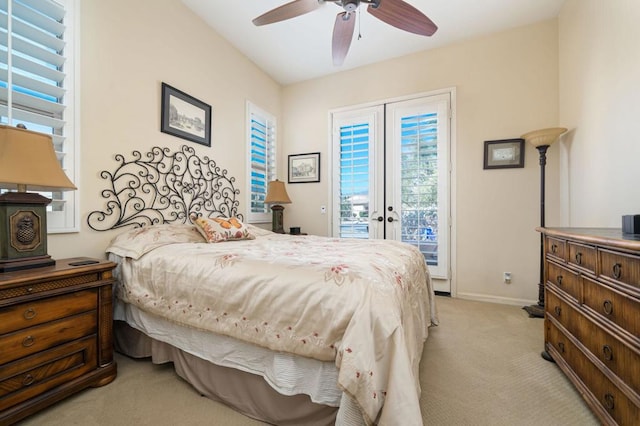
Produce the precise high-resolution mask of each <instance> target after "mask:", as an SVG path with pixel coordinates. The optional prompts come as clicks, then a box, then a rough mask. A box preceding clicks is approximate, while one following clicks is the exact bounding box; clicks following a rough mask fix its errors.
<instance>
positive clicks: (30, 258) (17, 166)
mask: <svg viewBox="0 0 640 426" xmlns="http://www.w3.org/2000/svg"><path fill="white" fill-rule="evenodd" d="M0 188H1V189H8V190H9V191H8V192H5V193H3V194H0V273H1V272H8V271H15V270H20V269H30V268H38V267H43V266H50V265H53V264H54V263H55V260H53V259H51V256H49V255H48V254H47V211H46V208H47V204H49V203H50V202H51V200H50V199H49V198H47V197H44V196H42V195H40V194H38V193H34V192H27V190H28V189H29V190H32V191H44V192H48V191H60V190H62V191H65V190H72V189H77V188H76V187H75V186H74V184H73V183H72V182H71V181H70V180H69V178H68V177H67V175H66V174H65V172H64V170H62V167H61V166H60V163H59V162H58V158H57V157H56V153H55V151H54V149H53V140H52V138H51V136H50V135H46V134H43V133H37V132H32V131H29V130H25V129H20V128H16V127H10V126H5V125H0Z"/></svg>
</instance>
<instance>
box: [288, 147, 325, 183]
mask: <svg viewBox="0 0 640 426" xmlns="http://www.w3.org/2000/svg"><path fill="white" fill-rule="evenodd" d="M308 182H320V153H319V152H311V153H308V154H294V155H290V156H289V183H308Z"/></svg>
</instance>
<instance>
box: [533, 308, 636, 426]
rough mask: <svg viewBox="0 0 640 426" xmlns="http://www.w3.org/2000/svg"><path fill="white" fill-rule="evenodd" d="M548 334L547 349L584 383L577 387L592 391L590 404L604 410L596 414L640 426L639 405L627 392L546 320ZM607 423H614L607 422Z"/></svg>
mask: <svg viewBox="0 0 640 426" xmlns="http://www.w3.org/2000/svg"><path fill="white" fill-rule="evenodd" d="M545 331H546V333H545V336H547V339H548V340H547V349H548V350H549V351H550V352H551V353H552V354H553V353H554V352H555V354H556V356H558V355H559V356H560V357H561V358H562V361H563V362H562V361H559V362H558V365H559V366H561V367H563V369H566V366H564V365H563V363H566V364H567V366H568V367H569V368H571V370H572V371H573V373H574V374H575V375H576V376H577V377H578V378H579V380H580V381H581V382H582V383H581V386H580V385H579V384H577V383H574V384H576V386H578V387H579V388H581V392H582V391H586V389H584V387H585V386H586V388H588V392H589V395H585V397H586V398H587V401H588V402H591V403H592V404H594V403H595V404H598V405H599V406H600V407H601V409H599V410H596V412H604V413H606V414H608V415H609V416H610V417H611V418H612V419H613V420H614V421H615V422H616V423H617V424H619V425H637V424H638V423H637V421H638V419H640V407H638V406H637V405H635V404H634V403H633V401H632V400H631V399H630V398H629V397H628V396H627V395H626V394H625V393H624V392H623V391H621V390H620V389H619V388H618V387H617V386H616V385H615V384H614V383H613V382H611V380H609V378H608V377H607V376H606V375H605V374H603V373H602V371H600V370H599V369H598V368H597V367H596V366H595V365H594V364H592V363H591V362H590V361H589V359H588V358H587V357H586V356H585V354H584V353H583V352H582V351H581V350H580V348H578V347H577V346H576V345H575V344H574V343H573V341H572V339H571V338H570V337H569V336H567V335H565V334H564V333H563V332H562V331H561V330H560V329H558V328H557V327H556V326H555V324H553V322H552V321H551V320H549V319H545ZM551 347H552V348H553V350H551ZM557 361H558V360H557ZM570 377H571V376H570ZM603 423H610V422H609V421H607V422H604V421H603Z"/></svg>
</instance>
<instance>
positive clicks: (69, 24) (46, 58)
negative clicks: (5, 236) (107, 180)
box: [0, 0, 78, 232]
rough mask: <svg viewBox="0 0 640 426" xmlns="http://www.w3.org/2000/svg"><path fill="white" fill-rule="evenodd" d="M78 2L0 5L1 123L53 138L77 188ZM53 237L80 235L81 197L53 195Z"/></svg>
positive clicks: (3, 0) (7, 0)
mask: <svg viewBox="0 0 640 426" xmlns="http://www.w3.org/2000/svg"><path fill="white" fill-rule="evenodd" d="M73 9H74V8H73V1H72V0H66V1H63V0H59V1H52V0H0V121H1V122H2V123H3V124H7V125H10V126H16V125H18V124H24V125H25V126H26V127H27V129H29V130H33V131H36V132H42V133H47V134H50V135H52V137H53V144H54V149H55V151H56V154H57V156H58V160H59V161H60V163H61V165H62V168H63V169H64V170H65V172H66V173H67V176H69V179H71V181H72V182H75V183H76V184H77V183H78V182H77V181H76V179H75V171H76V164H75V161H76V160H75V159H76V155H75V152H76V141H75V138H74V134H75V131H74V120H73V114H74V111H75V108H74V99H73V98H74V96H73V93H74V92H75V91H74V90H73V89H74V87H73V84H74V64H75V61H74V59H75V57H74V56H75V55H74V40H75V38H76V33H75V31H74V30H75V28H74V27H75V25H74V23H75V22H74V14H73V11H74V10H73ZM43 195H45V196H47V197H49V198H51V199H52V202H51V204H50V205H49V206H48V207H47V225H48V228H49V229H48V231H49V232H70V231H77V227H78V224H77V216H78V215H77V201H76V197H77V194H76V191H67V192H50V193H43Z"/></svg>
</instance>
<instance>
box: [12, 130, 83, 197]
mask: <svg viewBox="0 0 640 426" xmlns="http://www.w3.org/2000/svg"><path fill="white" fill-rule="evenodd" d="M0 188H4V189H18V190H25V189H30V190H33V191H59V190H71V189H77V188H76V187H75V185H74V184H73V183H72V182H71V181H70V180H69V178H68V177H67V175H66V174H65V173H64V170H62V167H61V166H60V163H59V162H58V158H57V157H56V153H55V151H54V149H53V141H52V138H51V136H49V135H46V134H44V133H38V132H32V131H29V130H24V129H18V128H16V127H9V126H3V125H0Z"/></svg>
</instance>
